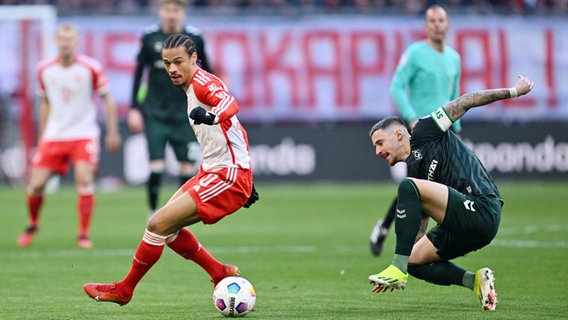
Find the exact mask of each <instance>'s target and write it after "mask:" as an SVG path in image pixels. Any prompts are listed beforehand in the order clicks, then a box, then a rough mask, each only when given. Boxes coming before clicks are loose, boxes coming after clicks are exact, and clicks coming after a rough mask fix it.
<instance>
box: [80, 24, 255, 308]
mask: <svg viewBox="0 0 568 320" xmlns="http://www.w3.org/2000/svg"><path fill="white" fill-rule="evenodd" d="M162 58H163V61H164V65H165V67H166V71H167V73H168V74H169V76H170V79H171V80H172V82H173V84H174V85H175V86H177V87H179V88H181V89H183V90H184V91H185V92H186V94H187V101H188V110H187V112H188V117H189V122H190V124H191V126H192V128H193V130H194V131H195V135H196V137H197V141H198V142H199V144H200V146H201V152H202V164H201V167H200V168H199V172H198V173H197V175H196V176H194V177H193V178H191V179H190V180H188V181H187V182H186V183H185V184H184V185H183V186H181V187H180V189H178V190H177V191H176V192H175V193H174V195H173V196H172V197H171V198H170V200H169V201H168V202H167V203H166V205H164V206H163V207H162V208H160V209H159V210H158V211H157V212H156V213H155V214H154V215H152V217H151V218H150V220H149V221H148V223H147V225H146V231H145V232H144V236H143V237H142V241H141V242H140V244H139V245H138V248H137V249H136V252H135V254H134V258H133V259H132V267H131V268H130V271H129V272H128V274H127V275H126V277H125V278H124V279H122V280H121V281H118V282H114V283H113V284H100V283H86V284H85V285H84V286H83V288H84V290H85V292H86V293H87V295H89V297H91V298H93V299H95V300H97V301H108V302H115V303H117V304H119V305H125V304H127V303H128V302H130V300H131V299H132V294H133V292H134V289H135V287H136V285H137V284H138V282H139V281H140V280H141V279H142V277H144V275H145V274H146V272H148V270H150V268H151V267H152V266H153V265H154V264H155V263H156V262H157V261H158V260H159V259H160V256H161V255H162V252H163V250H164V246H165V245H167V246H168V247H170V248H171V249H172V250H174V251H175V252H176V253H177V254H179V255H180V256H182V257H183V258H185V259H188V260H192V261H194V262H195V263H197V264H198V265H200V266H201V267H202V268H203V269H204V270H205V271H206V272H207V273H208V274H209V275H210V276H211V281H212V282H213V284H217V283H218V282H219V281H221V280H222V279H223V278H225V277H228V276H235V275H239V274H240V272H239V269H238V268H237V267H236V266H233V265H228V264H223V263H221V262H219V261H218V260H217V259H215V258H214V257H213V256H212V255H211V254H210V253H209V252H208V251H207V250H206V249H205V248H204V247H202V246H201V244H200V243H199V241H198V240H197V238H196V237H195V235H194V234H193V233H192V232H190V231H189V230H188V229H186V228H185V227H186V226H189V225H192V224H195V223H198V222H200V221H201V222H203V223H205V224H213V223H216V222H217V221H219V220H220V219H222V218H223V217H225V216H227V215H229V214H231V213H233V212H235V211H237V210H239V209H240V208H241V207H243V206H244V207H247V208H248V207H249V206H250V205H251V204H252V203H254V202H255V201H256V200H257V199H258V194H257V193H256V190H255V189H254V185H253V180H252V172H251V166H250V156H249V147H248V138H247V133H246V131H245V129H244V128H243V127H242V125H241V124H240V122H239V120H238V119H237V117H236V114H237V112H238V110H239V107H238V104H237V102H236V101H235V98H234V97H233V96H232V95H231V94H230V93H229V92H228V90H227V87H226V86H225V84H224V83H223V82H222V81H221V80H219V78H217V77H216V76H215V75H213V74H211V73H208V72H206V71H205V70H203V69H201V68H199V67H198V65H197V53H196V50H195V44H194V43H193V41H192V40H191V39H190V38H189V37H187V36H186V35H182V34H173V35H171V36H169V37H168V38H167V39H166V40H165V41H164V43H163V47H162Z"/></svg>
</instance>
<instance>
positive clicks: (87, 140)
mask: <svg viewBox="0 0 568 320" xmlns="http://www.w3.org/2000/svg"><path fill="white" fill-rule="evenodd" d="M78 36H79V35H78V31H77V28H76V27H75V26H74V25H72V24H62V25H61V26H59V28H58V29H57V35H56V42H57V47H58V50H59V54H58V55H57V57H55V58H51V59H47V60H44V61H42V62H40V63H39V65H38V76H39V94H40V106H39V112H40V113H39V135H38V136H39V146H38V151H37V153H36V154H35V156H34V158H33V162H32V169H31V173H30V181H29V183H28V186H27V193H28V196H27V205H28V214H29V223H28V226H27V228H26V230H25V231H24V232H23V233H22V234H21V235H20V237H19V238H18V245H19V246H20V247H27V246H29V245H30V244H31V243H32V240H33V238H34V236H35V235H36V233H37V231H38V226H39V214H40V208H41V206H42V204H43V192H44V189H45V186H46V184H47V181H48V180H49V178H50V177H51V176H53V175H55V174H65V173H66V172H67V170H68V168H69V163H72V164H73V170H74V172H75V184H76V188H77V193H78V200H77V210H78V213H79V231H78V239H77V244H78V245H79V246H80V247H82V248H90V247H92V245H93V243H92V242H91V239H90V238H89V226H90V221H91V216H92V212H93V206H94V191H95V185H94V176H95V172H96V170H97V165H98V161H99V136H100V129H99V126H98V124H97V111H96V107H95V104H94V101H93V93H98V94H99V95H100V96H101V97H102V101H103V103H104V107H105V115H106V127H107V128H106V129H107V131H106V137H105V145H106V148H107V149H108V150H110V151H116V150H118V149H119V148H120V144H121V139H120V135H119V133H118V125H117V116H116V108H115V104H114V101H113V99H112V97H111V94H110V91H109V86H108V80H107V77H106V76H105V74H104V71H103V69H102V67H101V65H100V64H99V62H97V61H95V60H94V59H92V58H90V57H87V56H85V55H82V54H76V53H75V50H76V48H77V45H78Z"/></svg>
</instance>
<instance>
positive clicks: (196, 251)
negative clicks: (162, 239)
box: [168, 228, 225, 279]
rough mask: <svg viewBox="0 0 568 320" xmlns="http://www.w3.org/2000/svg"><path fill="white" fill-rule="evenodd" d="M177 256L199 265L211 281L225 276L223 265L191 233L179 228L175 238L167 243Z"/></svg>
mask: <svg viewBox="0 0 568 320" xmlns="http://www.w3.org/2000/svg"><path fill="white" fill-rule="evenodd" d="M168 247H170V248H172V250H174V251H175V252H176V253H177V254H179V255H180V256H182V257H184V258H185V259H189V260H192V261H194V262H195V263H197V264H198V265H200V266H201V267H202V268H203V269H205V271H207V273H208V274H209V275H210V276H211V278H213V279H217V278H223V277H224V276H225V268H224V265H223V264H222V263H221V262H219V261H218V260H217V259H215V257H213V256H212V255H211V254H210V253H209V252H208V251H207V250H206V249H205V248H204V247H202V246H201V244H200V243H199V241H198V240H197V238H196V237H195V235H194V234H193V233H191V231H189V230H187V229H186V228H181V229H180V230H179V234H178V236H177V238H176V239H175V240H174V241H172V242H170V243H168Z"/></svg>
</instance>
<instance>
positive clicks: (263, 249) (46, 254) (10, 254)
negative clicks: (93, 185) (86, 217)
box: [0, 245, 317, 258]
mask: <svg viewBox="0 0 568 320" xmlns="http://www.w3.org/2000/svg"><path fill="white" fill-rule="evenodd" d="M207 250H209V251H210V252H212V253H243V254H252V253H272V252H280V253H310V252H315V251H317V247H316V246H309V245H306V246H240V247H210V248H207ZM134 251H135V248H132V249H92V250H85V249H74V250H44V251H28V249H21V250H18V251H7V252H0V257H2V258H4V257H5V258H58V257H93V256H98V257H105V256H106V257H108V256H133V255H134ZM166 252H169V253H172V252H171V250H164V253H166Z"/></svg>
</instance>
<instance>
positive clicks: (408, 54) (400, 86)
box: [390, 41, 461, 132]
mask: <svg viewBox="0 0 568 320" xmlns="http://www.w3.org/2000/svg"><path fill="white" fill-rule="evenodd" d="M460 60H461V59H460V56H459V54H458V53H457V52H456V51H455V50H454V49H452V48H450V47H448V46H445V47H444V51H443V52H439V51H437V50H435V49H434V48H432V47H431V46H430V45H429V44H428V43H427V42H426V41H418V42H416V43H414V44H412V45H411V46H409V47H408V48H407V49H406V51H405V52H404V54H403V55H402V56H401V57H400V61H399V63H398V66H397V68H396V72H395V74H394V77H393V79H392V82H391V85H390V92H391V96H392V99H393V100H394V103H395V105H396V107H397V109H398V111H399V112H400V114H401V116H402V118H403V119H404V120H405V121H410V120H413V119H420V118H422V117H425V116H427V115H429V114H430V113H431V112H433V111H434V110H436V109H437V108H439V107H442V106H444V105H445V104H446V103H448V102H449V101H451V100H453V99H456V98H457V97H458V96H459V91H460V88H459V80H460V75H461V66H460V63H461V62H460ZM454 130H455V131H456V132H460V131H461V125H460V122H459V121H457V122H455V123H454Z"/></svg>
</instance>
